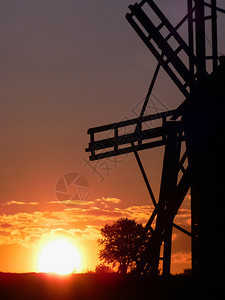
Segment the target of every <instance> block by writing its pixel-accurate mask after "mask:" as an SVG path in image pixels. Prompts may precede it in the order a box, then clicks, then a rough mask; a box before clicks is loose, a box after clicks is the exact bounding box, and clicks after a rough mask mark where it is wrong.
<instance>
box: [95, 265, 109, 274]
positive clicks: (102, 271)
mask: <svg viewBox="0 0 225 300" xmlns="http://www.w3.org/2000/svg"><path fill="white" fill-rule="evenodd" d="M113 272H114V271H113V269H112V268H110V267H109V266H106V265H104V264H100V265H97V266H96V268H95V273H97V274H106V273H113Z"/></svg>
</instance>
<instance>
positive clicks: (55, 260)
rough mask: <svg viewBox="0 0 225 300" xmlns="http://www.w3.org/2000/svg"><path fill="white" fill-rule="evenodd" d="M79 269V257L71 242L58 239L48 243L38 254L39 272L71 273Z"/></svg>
mask: <svg viewBox="0 0 225 300" xmlns="http://www.w3.org/2000/svg"><path fill="white" fill-rule="evenodd" d="M79 270H80V258H79V255H78V253H77V251H76V249H75V247H74V246H73V245H72V243H69V242H68V241H66V240H63V239H60V240H55V241H52V242H50V243H48V244H47V245H46V246H45V247H44V248H43V249H42V251H41V254H40V256H39V272H43V273H56V274H71V273H72V272H74V271H76V272H77V271H79Z"/></svg>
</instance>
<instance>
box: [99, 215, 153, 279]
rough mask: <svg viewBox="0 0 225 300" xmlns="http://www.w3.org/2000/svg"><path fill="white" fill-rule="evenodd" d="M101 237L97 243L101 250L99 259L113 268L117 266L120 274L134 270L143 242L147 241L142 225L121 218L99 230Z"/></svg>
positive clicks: (146, 234) (147, 236)
mask: <svg viewBox="0 0 225 300" xmlns="http://www.w3.org/2000/svg"><path fill="white" fill-rule="evenodd" d="M101 235H102V238H101V239H99V240H98V243H99V245H100V246H102V247H103V248H102V249H101V250H100V254H99V258H100V259H101V260H102V261H103V262H104V263H106V264H110V265H111V266H112V267H113V268H114V267H115V266H118V272H119V273H121V274H126V273H127V272H128V271H131V270H134V269H135V267H136V264H137V261H138V260H139V258H140V255H141V253H142V251H143V248H144V245H145V242H146V241H147V240H148V239H149V234H148V233H147V232H146V230H145V228H144V227H143V226H142V224H138V223H136V221H134V220H129V219H127V218H121V219H119V220H117V221H116V222H114V223H113V224H111V225H110V224H106V225H105V226H104V227H103V228H102V229H101Z"/></svg>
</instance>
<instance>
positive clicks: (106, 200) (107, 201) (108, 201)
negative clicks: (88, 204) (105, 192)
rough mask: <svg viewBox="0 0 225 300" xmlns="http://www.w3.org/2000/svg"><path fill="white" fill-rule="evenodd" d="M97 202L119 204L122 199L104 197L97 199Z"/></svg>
mask: <svg viewBox="0 0 225 300" xmlns="http://www.w3.org/2000/svg"><path fill="white" fill-rule="evenodd" d="M96 201H97V202H102V203H114V204H118V203H120V202H121V200H120V199H118V198H105V197H102V198H100V199H96Z"/></svg>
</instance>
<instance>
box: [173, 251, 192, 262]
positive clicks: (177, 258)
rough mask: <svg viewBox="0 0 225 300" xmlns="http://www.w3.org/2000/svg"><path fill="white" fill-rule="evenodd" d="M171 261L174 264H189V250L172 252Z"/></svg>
mask: <svg viewBox="0 0 225 300" xmlns="http://www.w3.org/2000/svg"><path fill="white" fill-rule="evenodd" d="M172 263H174V264H191V252H188V253H186V252H178V253H174V254H172Z"/></svg>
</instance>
